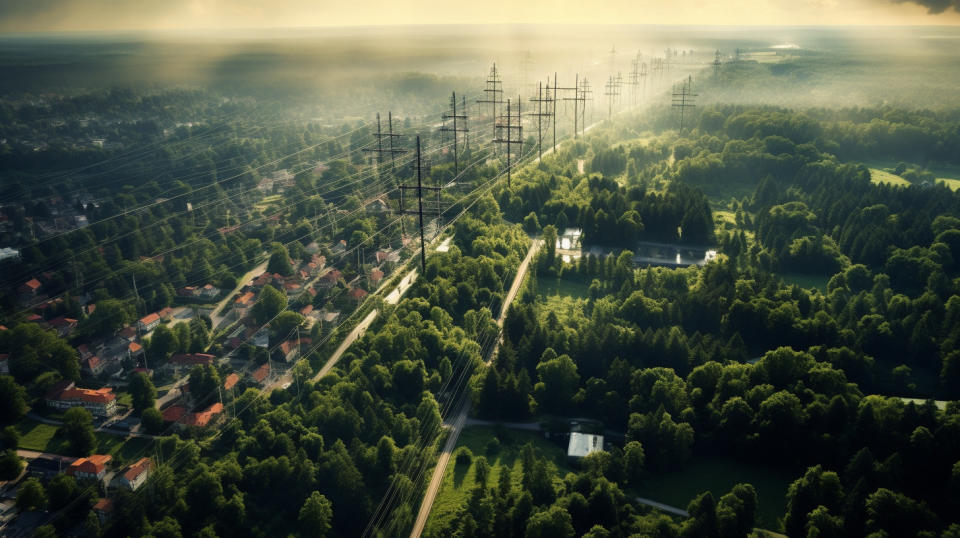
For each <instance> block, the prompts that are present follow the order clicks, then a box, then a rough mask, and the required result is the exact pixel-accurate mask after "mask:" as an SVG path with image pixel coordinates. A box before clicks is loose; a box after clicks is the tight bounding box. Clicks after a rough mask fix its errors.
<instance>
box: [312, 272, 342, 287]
mask: <svg viewBox="0 0 960 538" xmlns="http://www.w3.org/2000/svg"><path fill="white" fill-rule="evenodd" d="M340 276H341V273H340V271H338V270H337V269H330V270H329V271H327V272H326V273H325V274H324V275H323V276H321V277H320V279H319V280H318V281H317V285H318V286H320V287H321V288H332V287H334V286H336V285H337V282H339V281H340Z"/></svg>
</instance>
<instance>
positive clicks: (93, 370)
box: [83, 355, 107, 377]
mask: <svg viewBox="0 0 960 538" xmlns="http://www.w3.org/2000/svg"><path fill="white" fill-rule="evenodd" d="M106 366H107V363H106V362H105V361H104V360H103V359H101V358H100V357H97V356H96V355H94V356H92V357H90V358H88V359H87V360H85V361H83V369H84V371H86V372H87V373H88V374H90V375H92V376H94V377H96V376H98V375H100V374H102V373H103V369H104V368H106Z"/></svg>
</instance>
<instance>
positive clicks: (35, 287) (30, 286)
mask: <svg viewBox="0 0 960 538" xmlns="http://www.w3.org/2000/svg"><path fill="white" fill-rule="evenodd" d="M41 287H43V284H41V283H40V281H39V280H37V279H35V278H31V279H30V280H28V281H26V282H24V283H23V285H21V286H20V287H19V288H17V291H18V292H20V295H23V296H24V297H36V296H37V292H38V291H40V288H41Z"/></svg>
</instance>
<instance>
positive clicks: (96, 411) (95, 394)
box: [45, 382, 117, 417]
mask: <svg viewBox="0 0 960 538" xmlns="http://www.w3.org/2000/svg"><path fill="white" fill-rule="evenodd" d="M58 386H60V385H59V384H58V385H57V386H55V387H54V389H52V390H51V391H50V392H48V393H47V396H46V397H45V399H46V402H47V405H49V406H50V407H53V408H55V409H69V408H71V407H83V408H84V409H86V410H87V411H90V413H91V414H92V415H93V416H95V417H109V416H113V415H114V414H116V412H117V396H116V395H115V394H113V389H112V388H109V387H104V388H101V389H81V388H77V387H75V386H74V385H73V382H70V383H69V385H68V387H67V388H66V389H63V390H61V391H60V393H59V394H54V390H56V389H57V387H58Z"/></svg>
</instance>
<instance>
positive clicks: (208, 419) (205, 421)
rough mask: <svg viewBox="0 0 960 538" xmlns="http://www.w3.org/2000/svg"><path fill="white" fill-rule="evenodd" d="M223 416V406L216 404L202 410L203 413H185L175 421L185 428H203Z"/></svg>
mask: <svg viewBox="0 0 960 538" xmlns="http://www.w3.org/2000/svg"><path fill="white" fill-rule="evenodd" d="M222 414H223V404H221V403H220V402H217V403H215V404H212V405H211V406H210V407H208V408H206V409H204V410H203V411H200V412H196V413H187V414H185V415H183V416H182V417H180V420H178V421H177V424H181V425H183V426H187V427H197V428H204V427H206V426H209V425H210V424H211V423H214V422H216V420H217V419H218V418H219V417H220V415H222Z"/></svg>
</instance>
